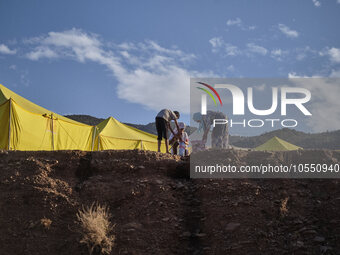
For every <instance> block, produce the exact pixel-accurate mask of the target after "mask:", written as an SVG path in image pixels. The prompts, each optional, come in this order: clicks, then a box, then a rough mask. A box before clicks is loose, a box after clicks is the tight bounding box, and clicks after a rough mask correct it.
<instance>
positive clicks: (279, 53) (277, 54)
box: [270, 49, 288, 61]
mask: <svg viewBox="0 0 340 255" xmlns="http://www.w3.org/2000/svg"><path fill="white" fill-rule="evenodd" d="M287 54H288V51H286V50H282V49H273V50H271V52H270V56H271V57H272V58H273V59H275V60H277V61H282V59H283V57H284V56H286V55H287Z"/></svg>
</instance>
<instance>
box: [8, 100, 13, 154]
mask: <svg viewBox="0 0 340 255" xmlns="http://www.w3.org/2000/svg"><path fill="white" fill-rule="evenodd" d="M11 121H12V98H10V99H9V122H8V150H9V151H10V150H11Z"/></svg>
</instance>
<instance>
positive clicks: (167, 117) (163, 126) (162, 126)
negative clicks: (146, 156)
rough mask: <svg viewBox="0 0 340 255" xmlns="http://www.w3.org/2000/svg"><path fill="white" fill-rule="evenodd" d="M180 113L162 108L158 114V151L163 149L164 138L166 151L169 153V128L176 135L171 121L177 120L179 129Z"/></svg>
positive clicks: (176, 123)
mask: <svg viewBox="0 0 340 255" xmlns="http://www.w3.org/2000/svg"><path fill="white" fill-rule="evenodd" d="M179 117H180V114H179V112H178V111H171V110H169V109H163V110H161V111H160V112H159V113H158V114H157V116H156V121H155V122H156V129H157V135H158V137H157V140H158V152H160V151H161V144H162V138H164V140H165V148H166V153H169V140H168V129H170V131H171V133H172V134H173V135H175V132H174V131H173V129H172V128H171V125H170V122H171V121H172V120H173V121H174V122H175V125H176V128H177V130H179V127H178V122H177V120H178V119H179Z"/></svg>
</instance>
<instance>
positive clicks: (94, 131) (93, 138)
mask: <svg viewBox="0 0 340 255" xmlns="http://www.w3.org/2000/svg"><path fill="white" fill-rule="evenodd" d="M93 129H94V130H93V136H92V146H91V151H93V148H94V140H95V139H96V132H97V128H96V126H93Z"/></svg>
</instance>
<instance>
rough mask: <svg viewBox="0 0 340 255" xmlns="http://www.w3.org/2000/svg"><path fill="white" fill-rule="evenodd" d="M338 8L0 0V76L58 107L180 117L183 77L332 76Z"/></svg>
mask: <svg viewBox="0 0 340 255" xmlns="http://www.w3.org/2000/svg"><path fill="white" fill-rule="evenodd" d="M339 14H340V0H327V1H326V0H319V1H316V0H301V1H296V0H288V1H271V0H268V1H250V0H248V1H244V0H235V1H222V0H215V1H198V0H195V1H174V0H172V1H160V0H157V1H156V0H155V1H140V0H139V1H105V0H102V1H84V0H82V1H60V0H59V1H48V0H44V1H16V0H11V1H0V31H1V34H0V83H1V84H3V85H4V86H6V87H8V88H9V89H12V90H13V91H15V92H17V93H18V94H20V95H22V96H24V97H26V98H28V99H30V100H31V101H33V102H35V103H37V104H39V105H42V106H44V107H45V108H48V109H50V110H52V111H55V112H57V113H60V114H89V115H92V116H96V117H102V118H106V117H108V116H113V117H115V118H117V119H118V120H120V121H123V122H131V123H149V122H152V121H153V120H154V116H155V114H156V113H157V112H158V110H160V109H162V108H170V109H174V110H179V111H181V112H183V114H182V116H183V118H182V119H183V120H184V121H185V122H188V121H189V117H188V116H189V115H188V113H189V84H190V81H189V78H190V77H305V76H308V77H313V76H322V77H329V76H337V77H339V76H340V34H339V24H340V15H339ZM330 100H331V99H330ZM333 103H334V102H333ZM339 119H340V118H339Z"/></svg>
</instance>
